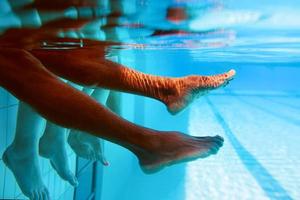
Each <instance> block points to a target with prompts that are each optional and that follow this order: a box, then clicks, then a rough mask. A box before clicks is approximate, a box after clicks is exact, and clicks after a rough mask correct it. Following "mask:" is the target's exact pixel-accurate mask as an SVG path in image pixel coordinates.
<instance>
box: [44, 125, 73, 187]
mask: <svg viewBox="0 0 300 200" xmlns="http://www.w3.org/2000/svg"><path fill="white" fill-rule="evenodd" d="M66 132H67V129H66V128H63V127H61V126H58V125H56V124H53V123H51V122H49V121H47V124H46V129H45V131H44V134H43V136H42V137H41V139H40V142H39V153H40V155H41V156H43V157H45V158H48V159H49V160H50V163H51V165H52V167H53V168H54V170H55V171H56V172H57V173H58V175H59V176H60V177H61V178H62V179H64V180H66V181H68V182H69V183H70V184H71V185H73V186H77V185H78V181H77V178H76V177H75V175H74V174H73V173H72V171H71V170H70V165H69V159H68V155H67V151H66V144H67V142H66Z"/></svg>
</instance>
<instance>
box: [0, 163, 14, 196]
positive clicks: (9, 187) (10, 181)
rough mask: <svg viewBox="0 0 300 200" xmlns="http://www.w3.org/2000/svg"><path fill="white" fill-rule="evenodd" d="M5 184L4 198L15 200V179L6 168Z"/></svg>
mask: <svg viewBox="0 0 300 200" xmlns="http://www.w3.org/2000/svg"><path fill="white" fill-rule="evenodd" d="M4 173H5V183H4V194H3V198H6V199H13V198H14V196H15V183H16V180H15V177H14V175H13V173H12V172H11V171H10V170H9V169H8V168H7V167H6V168H5V171H4Z"/></svg>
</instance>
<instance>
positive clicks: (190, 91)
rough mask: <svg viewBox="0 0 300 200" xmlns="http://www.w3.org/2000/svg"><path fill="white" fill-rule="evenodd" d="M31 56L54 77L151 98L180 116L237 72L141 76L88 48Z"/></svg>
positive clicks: (99, 49) (97, 50)
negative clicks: (190, 105) (210, 74)
mask: <svg viewBox="0 0 300 200" xmlns="http://www.w3.org/2000/svg"><path fill="white" fill-rule="evenodd" d="M31 53H32V54H33V55H34V56H36V57H37V58H38V59H39V60H40V61H41V62H42V63H43V64H44V66H45V67H46V68H47V69H49V70H50V71H51V72H53V73H54V74H57V75H58V76H61V77H64V78H66V79H68V80H71V81H73V82H76V83H78V84H82V85H86V86H94V87H96V86H97V87H102V88H107V89H112V90H117V91H122V92H129V93H134V94H138V95H143V96H147V97H151V98H154V99H157V100H159V101H161V102H163V103H164V104H165V105H166V106H167V109H168V111H169V112H170V113H171V114H176V113H178V112H180V111H181V110H183V109H184V108H185V107H186V106H187V105H189V104H190V103H191V102H192V101H193V100H194V99H195V98H197V97H199V96H201V95H203V94H206V93H207V92H208V91H210V90H212V89H216V88H219V87H221V86H223V85H226V84H227V83H228V81H230V80H231V79H232V78H233V76H234V75H235V71H234V70H230V71H228V72H227V73H224V74H220V75H214V76H197V75H192V76H186V77H182V78H170V77H159V76H153V75H149V74H145V73H141V72H138V71H135V70H133V69H130V68H128V67H125V66H122V65H120V64H118V63H114V62H112V61H109V60H106V59H105V58H104V49H103V48H102V47H101V48H97V47H96V46H93V47H84V48H78V49H71V50H44V49H35V50H32V51H31Z"/></svg>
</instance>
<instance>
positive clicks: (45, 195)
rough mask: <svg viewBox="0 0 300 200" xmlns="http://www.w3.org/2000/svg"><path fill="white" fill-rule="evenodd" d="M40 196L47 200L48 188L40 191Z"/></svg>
mask: <svg viewBox="0 0 300 200" xmlns="http://www.w3.org/2000/svg"><path fill="white" fill-rule="evenodd" d="M42 197H43V200H49V199H50V198H49V192H48V190H47V189H46V188H45V189H44V190H43V191H42Z"/></svg>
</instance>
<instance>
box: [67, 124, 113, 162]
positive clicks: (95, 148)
mask: <svg viewBox="0 0 300 200" xmlns="http://www.w3.org/2000/svg"><path fill="white" fill-rule="evenodd" d="M68 143H69V145H70V146H71V148H72V149H73V151H74V152H75V153H76V155H77V156H79V157H82V158H85V159H88V160H93V161H100V162H101V163H102V164H103V165H104V166H108V165H109V163H108V162H107V161H106V158H105V157H104V155H103V140H102V139H99V138H97V137H95V136H92V135H89V134H87V133H83V132H81V131H77V130H71V132H70V133H69V136H68Z"/></svg>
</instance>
